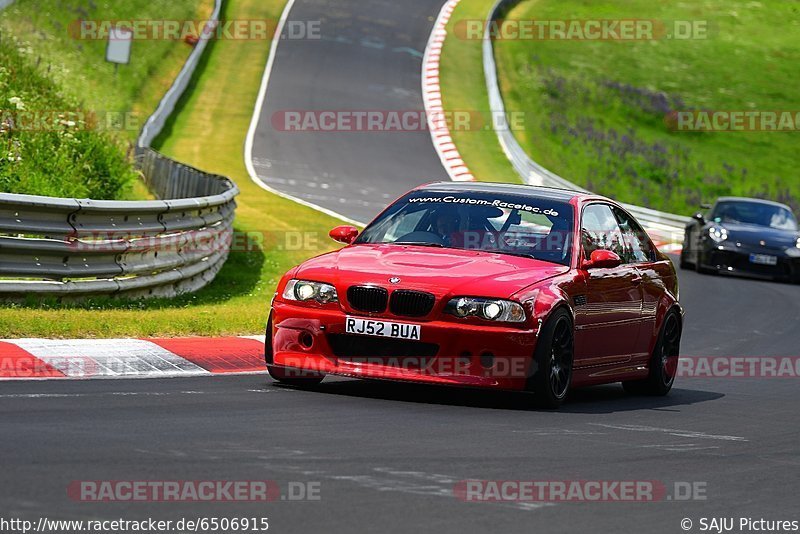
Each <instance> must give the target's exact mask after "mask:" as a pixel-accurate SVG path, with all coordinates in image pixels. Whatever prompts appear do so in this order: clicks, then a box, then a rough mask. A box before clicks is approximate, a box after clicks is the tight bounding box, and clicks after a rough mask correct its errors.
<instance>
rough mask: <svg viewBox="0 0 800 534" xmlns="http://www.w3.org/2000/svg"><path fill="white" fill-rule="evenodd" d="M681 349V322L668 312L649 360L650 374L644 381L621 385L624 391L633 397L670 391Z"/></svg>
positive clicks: (660, 394)
mask: <svg viewBox="0 0 800 534" xmlns="http://www.w3.org/2000/svg"><path fill="white" fill-rule="evenodd" d="M680 347H681V320H680V316H679V315H678V313H677V312H676V311H674V310H673V311H670V312H669V313H668V314H667V316H666V317H665V318H664V324H663V326H662V327H661V332H660V333H659V336H658V341H657V342H656V347H655V349H654V350H653V355H652V357H651V358H650V374H649V375H648V377H647V378H645V379H644V380H631V381H627V382H623V383H622V387H623V388H625V391H627V392H628V393H631V394H633V395H652V396H663V395H666V394H667V393H669V391H670V389H672V384H673V383H674V382H675V372H676V371H677V369H678V358H679V356H680Z"/></svg>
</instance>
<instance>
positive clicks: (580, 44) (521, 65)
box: [443, 0, 800, 214]
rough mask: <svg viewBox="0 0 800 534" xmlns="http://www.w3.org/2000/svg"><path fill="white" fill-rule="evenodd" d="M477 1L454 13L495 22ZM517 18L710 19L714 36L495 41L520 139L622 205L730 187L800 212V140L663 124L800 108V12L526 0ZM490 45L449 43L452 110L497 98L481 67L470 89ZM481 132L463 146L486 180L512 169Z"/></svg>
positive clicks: (681, 200)
mask: <svg viewBox="0 0 800 534" xmlns="http://www.w3.org/2000/svg"><path fill="white" fill-rule="evenodd" d="M479 4H481V2H478V1H477V0H465V1H464V2H462V4H461V6H460V7H459V8H458V10H457V11H456V13H455V14H454V20H458V19H464V18H476V17H482V16H485V13H483V14H481V13H480V12H481V11H485V10H486V6H485V5H484V6H481V5H479ZM506 18H507V19H539V20H563V19H614V18H618V19H623V18H640V19H657V20H706V21H708V23H709V27H710V29H711V31H710V35H709V38H708V39H703V40H698V39H694V40H658V41H641V42H630V41H629V42H613V41H606V42H587V41H552V40H551V41H520V40H518V41H510V40H504V41H497V42H496V43H495V44H496V59H497V62H498V71H499V77H500V83H501V90H502V92H503V97H504V100H505V102H506V108H507V110H508V111H520V112H523V113H524V116H525V127H524V129H523V130H521V131H516V132H515V135H516V136H517V138H518V140H519V141H520V143H521V144H522V146H523V147H524V148H525V150H526V151H527V152H528V153H529V154H530V155H531V156H532V157H533V158H534V159H535V160H536V161H538V162H539V163H541V164H542V165H544V166H545V167H547V168H549V169H551V170H553V171H554V172H556V173H558V174H560V175H561V176H563V177H565V178H567V179H569V180H571V181H573V182H575V183H577V184H580V185H583V186H585V187H587V188H589V189H592V190H594V191H597V192H599V193H602V194H606V195H609V196H611V197H614V198H617V199H619V200H622V201H626V202H631V203H635V204H639V205H644V206H649V207H653V208H656V209H661V210H665V211H672V212H676V213H684V214H688V213H691V212H693V211H696V207H697V205H698V204H699V203H700V202H701V201H709V200H713V198H715V197H716V196H718V195H724V194H737V195H754V196H761V197H765V198H772V199H776V200H780V201H784V202H787V203H789V204H791V205H793V206H794V207H795V208H798V207H800V180H798V179H797V177H796V172H797V171H796V169H797V163H798V159H797V136H798V135H800V134H798V133H796V132H788V133H787V132H783V133H770V132H739V133H734V132H724V133H687V132H675V131H671V130H670V129H669V128H668V126H667V123H666V122H665V114H666V113H667V112H669V111H670V110H681V109H706V110H744V111H746V110H798V109H800V95H798V93H797V91H796V90H795V88H796V87H797V86H798V82H800V74H798V73H797V71H796V69H795V68H794V67H795V65H796V64H797V62H798V60H800V42H798V40H797V39H796V31H793V30H794V29H795V28H796V27H797V25H798V24H800V12H798V10H797V8H796V7H793V6H792V5H790V4H787V3H785V2H780V1H777V0H768V1H760V2H754V1H731V0H704V1H702V2H695V3H677V2H649V1H647V0H627V1H626V2H619V1H618V2H608V1H605V2H596V1H591V2H590V1H588V0H587V1H584V0H527V1H524V2H522V3H520V4H519V5H518V6H516V7H514V8H513V9H512V10H511V11H510V13H508V14H507V15H506ZM479 50H480V41H464V40H460V39H458V38H456V37H454V36H452V35H451V36H450V37H448V39H447V41H446V44H445V51H444V56H443V58H444V66H445V68H446V70H445V72H446V73H447V74H449V75H448V76H445V77H443V82H444V84H445V86H444V88H443V93H444V102H445V106H446V108H448V109H465V108H466V109H475V108H476V106H477V107H480V106H482V105H485V95H484V91H485V89H483V87H482V86H483V81H482V74H481V77H480V80H478V77H477V75H475V76H474V77H475V80H470V83H462V84H461V86H458V84H459V81H458V79H457V73H458V72H475V73H478V72H480V71H481V61H480V55H479ZM470 77H473V75H470ZM469 135H471V134H461V135H456V136H455V141H456V143H457V145H458V146H459V148H460V149H461V150H462V155H464V157H465V160H467V162H468V163H469V162H470V160H471V159H474V160H475V162H476V164H475V166H474V168H473V171H474V172H475V174H476V175H477V176H478V177H479V178H480V179H492V178H493V177H494V175H498V174H499V175H504V173H505V172H507V169H508V168H509V167H508V165H507V164H503V163H502V162H498V149H497V147H496V145H495V144H493V143H490V142H489V141H488V140H486V141H485V142H484V143H476V142H474V140H470V139H468V136H469ZM475 137H477V136H475ZM500 155H502V154H500Z"/></svg>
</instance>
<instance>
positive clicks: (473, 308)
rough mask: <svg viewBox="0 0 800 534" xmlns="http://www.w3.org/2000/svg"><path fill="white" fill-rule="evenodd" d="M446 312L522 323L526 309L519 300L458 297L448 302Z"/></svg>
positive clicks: (460, 315)
mask: <svg viewBox="0 0 800 534" xmlns="http://www.w3.org/2000/svg"><path fill="white" fill-rule="evenodd" d="M444 311H445V313H449V314H450V315H455V316H456V317H471V316H472V317H480V318H481V319H486V320H487V321H497V322H506V323H521V322H523V321H525V310H524V309H523V307H522V305H520V304H519V303H518V302H513V301H510V300H500V299H486V298H473V297H457V298H454V299H452V300H450V302H448V303H447V306H445V309H444Z"/></svg>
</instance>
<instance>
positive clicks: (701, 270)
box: [694, 252, 718, 274]
mask: <svg viewBox="0 0 800 534" xmlns="http://www.w3.org/2000/svg"><path fill="white" fill-rule="evenodd" d="M694 270H695V271H696V272H697V274H718V272H717V270H716V269H709V268H708V267H703V256H702V255H701V254H700V252H698V253H697V261H696V262H695V264H694Z"/></svg>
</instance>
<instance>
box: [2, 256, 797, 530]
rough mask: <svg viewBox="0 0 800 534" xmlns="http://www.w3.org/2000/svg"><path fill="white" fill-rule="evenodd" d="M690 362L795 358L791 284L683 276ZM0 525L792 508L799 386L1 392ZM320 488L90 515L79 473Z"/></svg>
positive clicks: (349, 526) (695, 382)
mask: <svg viewBox="0 0 800 534" xmlns="http://www.w3.org/2000/svg"><path fill="white" fill-rule="evenodd" d="M681 279H682V300H683V304H684V306H685V307H686V310H687V316H686V320H687V328H686V332H685V335H684V345H683V354H685V355H692V356H697V355H784V356H792V355H797V345H798V343H797V340H798V335H797V331H796V325H797V321H798V319H800V287H798V286H789V285H784V284H774V283H768V282H760V281H752V280H745V279H737V278H723V277H713V276H701V275H697V274H695V273H693V272H686V271H683V272H681ZM0 391H2V393H0V428H2V433H1V434H0V436H2V437H0V457H2V459H3V467H2V471H3V484H2V486H0V501H2V502H3V503H4V504H5V515H6V516H12V517H14V516H16V517H28V518H34V519H35V518H37V517H39V516H42V515H45V516H47V517H50V518H59V519H69V518H85V517H87V516H88V517H102V518H110V517H117V516H119V517H124V518H126V519H137V518H146V517H149V516H153V517H158V518H162V519H177V518H180V517H186V516H203V517H214V516H216V517H237V516H253V515H256V516H267V517H269V522H270V528H271V530H273V531H275V532H312V531H325V532H353V531H367V530H368V531H373V532H416V531H436V532H454V533H455V532H490V531H491V532H532V531H537V530H538V531H541V532H579V531H582V530H585V531H590V530H591V531H594V532H642V531H647V532H664V533H668V532H680V531H681V530H680V526H679V522H680V520H681V519H682V518H684V517H688V518H691V519H693V520H695V521H696V520H697V518H699V517H701V516H705V517H715V516H718V517H721V516H732V517H739V516H748V515H750V516H753V517H755V518H760V517H764V518H773V519H774V518H780V517H785V516H786V514H788V513H789V512H791V511H796V510H797V505H796V504H797V499H796V495H795V493H794V491H793V490H792V489H791V488H793V487H794V485H795V484H796V482H797V479H798V474H800V458H798V456H797V442H796V429H797V428H798V425H800V416H799V415H798V410H797V398H798V395H797V393H798V385H797V380H795V379H785V378H784V379H780V378H776V379H769V378H766V379H753V378H741V379H727V378H713V379H701V378H684V379H679V381H678V382H677V383H676V387H675V389H673V391H672V393H671V394H670V395H669V396H668V397H666V398H659V399H650V398H637V397H628V396H626V395H625V394H624V393H623V392H622V389H621V388H620V387H619V386H616V385H612V386H602V387H595V388H590V389H586V390H580V391H577V392H575V393H574V394H573V395H572V398H571V400H570V402H568V403H567V404H566V405H565V406H564V407H563V408H562V409H561V410H560V411H558V412H537V411H531V410H527V409H524V401H525V398H524V396H523V395H521V394H511V393H508V394H507V393H496V392H490V393H486V392H481V391H471V390H460V389H449V388H438V387H428V386H418V385H404V384H393V383H382V382H366V381H358V380H349V379H339V378H329V379H327V380H326V381H325V382H323V383H322V384H321V385H320V386H319V387H318V388H317V389H316V390H315V391H302V390H296V389H292V388H290V387H285V386H279V385H277V384H275V383H273V382H272V381H271V379H269V378H268V377H266V376H264V375H249V376H236V377H216V378H186V379H171V380H158V379H153V380H95V381H73V380H70V381H43V382H14V383H10V382H6V383H3V385H2V389H1V390H0ZM262 479H266V480H275V481H276V482H277V483H278V484H279V486H280V487H281V488H283V489H284V490H286V488H287V487H288V484H289V482H303V483H306V482H312V483H319V488H320V495H321V500H319V501H305V502H288V501H277V502H272V503H267V504H263V503H262V504H253V503H241V502H239V503H216V504H203V505H197V504H177V505H176V504H174V503H158V502H155V503H153V502H150V503H141V502H135V503H82V502H75V501H73V500H71V499H69V498H68V497H67V495H66V488H67V486H68V485H69V483H70V482H71V481H74V480H262ZM465 479H489V480H534V479H536V480H658V481H663V482H664V483H666V484H667V486H668V487H669V488H671V487H672V486H671V484H672V483H673V482H674V481H679V482H701V483H704V484H706V486H705V490H706V496H707V500H705V501H692V502H675V501H674V500H673V501H671V502H670V501H662V502H650V503H647V502H640V503H618V502H617V503H614V502H611V503H607V502H603V503H555V504H551V505H548V506H537V505H531V504H527V505H524V504H515V503H476V502H463V501H462V500H459V499H458V498H456V497H455V496H454V486H455V484H456V483H457V482H458V481H461V480H465Z"/></svg>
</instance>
